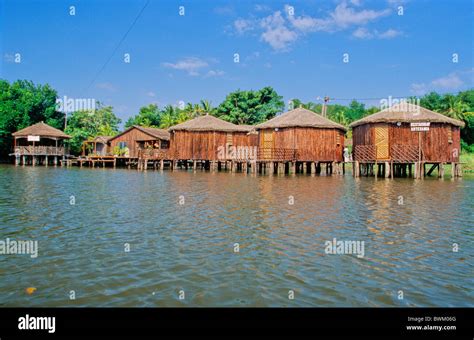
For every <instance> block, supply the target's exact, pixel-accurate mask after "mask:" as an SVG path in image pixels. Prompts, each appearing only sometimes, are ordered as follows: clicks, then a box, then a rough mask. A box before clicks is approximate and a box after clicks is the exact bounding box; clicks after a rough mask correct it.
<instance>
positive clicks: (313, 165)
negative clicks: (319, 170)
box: [311, 162, 316, 175]
mask: <svg viewBox="0 0 474 340" xmlns="http://www.w3.org/2000/svg"><path fill="white" fill-rule="evenodd" d="M315 173H316V163H315V162H311V174H312V175H314V174H315Z"/></svg>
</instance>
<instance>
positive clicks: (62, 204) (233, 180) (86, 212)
mask: <svg viewBox="0 0 474 340" xmlns="http://www.w3.org/2000/svg"><path fill="white" fill-rule="evenodd" d="M473 189H474V177H464V178H463V179H459V180H458V179H456V180H450V179H445V180H438V179H427V180H424V181H413V180H410V179H398V180H383V179H379V180H375V179H374V178H360V179H353V178H352V177H351V176H350V175H346V176H344V177H342V176H333V177H324V176H322V177H311V176H303V175H302V176H280V177H279V176H274V177H269V176H254V175H245V174H231V173H208V172H196V173H193V172H191V171H190V172H184V171H182V172H180V171H178V172H170V171H164V172H160V171H156V172H154V171H148V172H145V173H143V172H137V171H133V170H121V169H117V170H112V169H79V168H71V169H64V168H43V167H36V168H32V167H25V168H22V167H18V168H15V167H13V166H0V240H5V239H6V238H10V239H15V240H27V239H31V240H37V241H38V246H39V255H38V257H37V258H36V259H32V258H30V256H29V255H0V276H1V279H0V306H110V307H112V306H150V307H152V306H219V307H220V306H328V307H329V306H473V305H474V293H473V286H474V279H473V277H474V270H473V263H474V261H473V260H474V242H473V241H474V228H473V227H474V222H473V205H474V195H473ZM71 196H74V198H75V205H71V204H70V202H71ZM290 196H293V198H294V204H293V205H291V204H289V201H291V197H290ZM400 196H401V197H400ZM400 198H401V199H403V204H402V205H400V204H399V203H400ZM180 200H181V202H180ZM183 200H184V202H183ZM180 203H183V204H180ZM333 238H336V239H337V240H359V241H364V244H365V256H364V257H363V258H358V257H357V256H355V255H328V254H326V253H325V241H327V240H332V239H333ZM126 243H128V244H130V248H131V249H130V252H125V251H124V244H126ZM235 243H239V245H240V252H239V253H235V252H234V244H235ZM453 243H458V244H459V251H458V252H453ZM26 287H35V288H37V291H36V292H35V293H34V294H32V295H28V294H26V293H25V288H26ZM71 290H74V291H75V293H76V299H75V300H70V299H69V294H70V291H71ZM180 290H183V291H184V292H185V299H184V300H180V299H179V298H178V292H179V291H180ZM289 290H293V291H294V292H295V299H294V300H289V299H288V291H289ZM400 290H402V291H403V293H404V299H403V300H399V299H398V297H397V295H398V291H400Z"/></svg>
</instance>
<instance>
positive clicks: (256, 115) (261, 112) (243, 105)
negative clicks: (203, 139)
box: [216, 87, 285, 125]
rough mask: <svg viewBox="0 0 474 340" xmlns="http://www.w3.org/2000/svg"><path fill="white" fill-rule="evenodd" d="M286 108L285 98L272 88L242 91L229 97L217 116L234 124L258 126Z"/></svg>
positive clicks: (222, 104)
mask: <svg viewBox="0 0 474 340" xmlns="http://www.w3.org/2000/svg"><path fill="white" fill-rule="evenodd" d="M284 108H285V104H284V102H283V98H282V97H281V96H279V95H278V94H277V93H276V91H275V90H274V89H273V88H271V87H264V88H262V89H261V90H258V91H241V90H237V91H235V92H232V93H230V94H229V95H227V97H226V98H225V100H224V101H223V102H222V103H221V104H220V105H219V106H218V107H217V109H216V115H217V116H218V117H220V118H222V119H224V120H226V121H229V122H231V123H234V124H251V125H253V124H258V123H261V122H264V121H266V120H268V119H270V118H273V117H274V116H275V115H276V114H277V113H279V112H282V111H283V109H284Z"/></svg>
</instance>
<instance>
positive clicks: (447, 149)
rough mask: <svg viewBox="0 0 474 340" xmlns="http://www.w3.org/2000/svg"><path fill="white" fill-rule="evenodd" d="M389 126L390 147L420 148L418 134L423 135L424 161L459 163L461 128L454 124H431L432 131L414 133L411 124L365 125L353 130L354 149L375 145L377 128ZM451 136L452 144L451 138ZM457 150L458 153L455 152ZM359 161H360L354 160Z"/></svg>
mask: <svg viewBox="0 0 474 340" xmlns="http://www.w3.org/2000/svg"><path fill="white" fill-rule="evenodd" d="M380 124H382V125H388V131H389V145H390V146H392V145H395V144H398V145H413V146H418V134H421V146H422V150H423V154H424V161H432V162H458V161H459V152H460V150H461V144H460V143H461V138H460V128H459V127H458V126H454V125H452V124H445V123H431V125H430V130H429V131H424V132H412V131H411V129H410V124H409V123H403V124H401V126H397V124H393V123H392V124H383V123H374V124H364V125H358V126H355V127H354V128H353V132H352V138H353V145H354V148H355V146H357V145H374V143H375V127H377V126H381V125H380ZM450 135H451V141H452V142H451V143H450V142H449V140H450V139H449V137H450ZM455 150H457V151H455ZM354 160H356V161H357V160H358V159H354Z"/></svg>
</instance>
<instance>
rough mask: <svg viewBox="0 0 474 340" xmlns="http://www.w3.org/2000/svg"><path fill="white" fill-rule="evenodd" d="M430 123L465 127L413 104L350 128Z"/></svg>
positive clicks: (358, 122) (406, 104) (374, 115)
mask: <svg viewBox="0 0 474 340" xmlns="http://www.w3.org/2000/svg"><path fill="white" fill-rule="evenodd" d="M398 122H403V123H415V122H430V123H441V124H451V125H453V126H459V127H464V122H462V121H460V120H457V119H453V118H450V117H447V116H445V115H443V114H441V113H438V112H434V111H431V110H428V109H426V108H424V107H422V106H418V105H415V104H411V103H400V104H397V105H393V106H391V107H388V108H386V109H384V110H382V111H380V112H377V113H374V114H371V115H370V116H367V117H364V118H362V119H359V120H357V121H355V122H353V123H352V124H351V125H350V127H352V128H353V127H356V126H359V125H364V124H374V123H398Z"/></svg>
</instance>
